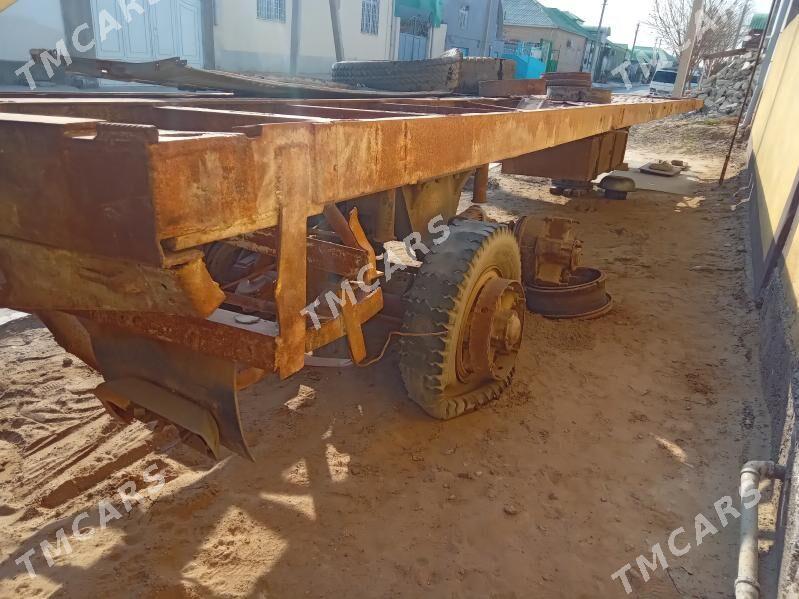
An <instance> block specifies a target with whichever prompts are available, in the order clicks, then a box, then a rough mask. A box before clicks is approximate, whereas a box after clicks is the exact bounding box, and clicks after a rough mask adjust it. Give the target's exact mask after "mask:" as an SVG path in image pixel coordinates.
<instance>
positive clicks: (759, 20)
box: [749, 12, 768, 31]
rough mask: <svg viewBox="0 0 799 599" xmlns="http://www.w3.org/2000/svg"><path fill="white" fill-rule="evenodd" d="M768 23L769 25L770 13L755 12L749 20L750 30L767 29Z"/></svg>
mask: <svg viewBox="0 0 799 599" xmlns="http://www.w3.org/2000/svg"><path fill="white" fill-rule="evenodd" d="M766 25H768V14H767V13H764V12H759V13H755V14H754V15H752V20H751V21H750V22H749V31H765V30H766Z"/></svg>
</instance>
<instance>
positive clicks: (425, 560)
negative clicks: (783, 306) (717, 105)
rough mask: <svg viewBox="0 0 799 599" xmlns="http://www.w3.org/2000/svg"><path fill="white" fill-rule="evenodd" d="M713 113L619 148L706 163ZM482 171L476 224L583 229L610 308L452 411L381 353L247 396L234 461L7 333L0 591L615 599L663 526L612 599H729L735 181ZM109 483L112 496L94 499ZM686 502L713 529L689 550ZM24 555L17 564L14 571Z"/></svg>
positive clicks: (38, 334)
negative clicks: (441, 418) (617, 184)
mask: <svg viewBox="0 0 799 599" xmlns="http://www.w3.org/2000/svg"><path fill="white" fill-rule="evenodd" d="M730 129H731V128H730V127H729V125H728V124H724V123H718V122H708V121H705V120H703V119H702V118H696V117H692V118H688V119H684V118H680V119H672V120H670V121H668V122H667V123H665V124H663V123H661V124H649V125H645V126H642V127H638V128H637V129H635V130H634V132H633V136H632V142H631V149H632V150H633V151H635V152H637V153H638V154H639V155H640V154H642V153H643V154H645V155H648V156H650V157H651V158H653V159H654V158H682V159H685V160H688V161H689V162H691V163H692V164H693V165H694V167H695V170H696V172H697V174H698V175H699V176H700V177H702V178H703V179H706V180H710V179H713V178H715V177H717V176H718V170H719V168H720V166H721V160H722V158H723V155H722V152H723V147H724V139H728V137H727V136H728V135H729V133H730ZM735 170H737V164H736V165H735ZM492 179H493V180H494V184H492V190H491V191H490V202H491V206H490V208H489V213H490V215H491V216H492V217H494V218H496V219H498V220H501V221H505V220H510V219H511V218H514V217H516V216H518V215H523V214H534V215H540V216H545V215H552V216H565V217H570V218H575V219H577V220H579V221H580V228H579V235H580V237H581V238H582V239H583V240H584V242H585V248H586V249H585V259H584V262H585V263H586V264H587V265H591V266H596V267H599V268H602V269H604V270H605V271H606V272H607V274H608V276H609V282H608V286H609V290H610V292H611V293H612V295H613V296H614V299H615V308H614V310H613V311H612V312H611V313H610V314H609V315H607V316H605V317H604V318H601V319H598V320H594V321H589V322H552V321H547V320H544V319H542V318H540V317H537V316H533V315H528V319H527V328H526V333H525V340H524V346H523V349H522V354H521V357H520V360H519V367H518V373H517V376H516V378H515V381H514V383H513V385H512V387H511V388H510V390H509V391H508V392H506V393H505V395H504V396H503V397H502V398H501V399H500V400H499V401H498V402H496V403H495V404H493V405H491V406H490V407H488V408H487V409H484V410H482V411H480V412H477V413H474V414H471V415H468V416H466V417H463V418H460V419H457V420H455V421H452V422H446V423H442V422H437V421H433V420H431V419H429V418H428V417H426V416H425V415H424V414H423V413H422V412H421V411H420V410H419V409H417V408H416V407H415V406H414V405H413V404H412V403H411V402H410V401H408V400H407V399H406V397H405V392H404V390H403V386H402V382H401V380H400V377H399V374H398V372H397V367H396V357H395V354H394V353H393V352H389V354H388V357H387V358H386V359H385V360H384V361H382V362H380V363H379V364H377V365H376V366H373V367H370V368H368V369H365V370H360V369H359V370H355V369H341V370H339V369H318V368H317V369H314V368H311V369H307V370H305V371H304V372H302V373H301V374H300V375H298V376H296V377H294V378H292V379H290V380H287V381H284V382H282V383H277V382H275V381H265V382H263V383H261V384H259V385H258V386H256V387H254V388H252V389H250V390H248V391H246V392H244V393H243V394H242V412H243V414H242V418H243V421H244V423H245V429H246V433H247V437H248V439H249V441H250V444H251V445H252V447H253V454H254V456H255V459H256V462H255V463H250V462H247V461H245V460H243V459H241V458H239V457H235V456H228V457H226V458H225V459H224V460H222V461H221V462H220V463H216V464H214V463H212V462H210V461H208V460H207V459H206V458H204V457H201V456H200V455H199V454H197V453H195V452H193V451H192V450H191V449H188V448H186V447H184V446H182V445H180V444H177V443H176V442H175V440H174V439H172V438H171V437H169V435H159V434H155V435H154V434H153V433H151V432H150V430H149V429H148V428H147V427H146V426H144V425H142V424H135V425H132V426H130V427H127V428H123V427H122V426H121V425H119V424H117V423H116V422H115V421H113V420H112V419H111V418H110V417H109V416H107V415H106V414H105V412H104V411H103V409H102V407H101V406H100V404H99V402H98V401H97V400H96V399H95V398H94V396H93V395H92V393H91V391H92V389H93V388H94V386H96V385H97V384H98V383H99V381H100V378H99V377H98V376H97V375H96V374H95V373H94V372H93V371H92V370H91V369H89V368H88V367H87V366H85V365H84V364H82V363H81V362H80V361H79V360H77V359H75V358H74V357H70V356H68V355H67V354H65V353H64V351H62V350H61V349H60V348H59V347H58V346H57V345H56V344H55V343H54V341H53V339H52V337H51V336H50V334H49V333H48V331H47V330H46V329H44V328H42V326H41V325H40V324H39V323H38V322H37V321H36V320H35V319H32V318H29V319H26V320H23V321H17V322H14V323H10V324H6V325H4V326H3V328H2V329H0V596H2V597H37V596H49V595H54V596H58V597H75V598H78V597H81V598H82V597H162V598H166V597H239V596H241V597H278V598H293V597H324V598H328V597H381V598H382V597H417V596H421V595H423V594H424V595H427V596H431V597H447V598H455V597H493V598H503V599H510V598H519V599H522V598H533V597H545V598H549V597H555V598H569V599H572V598H586V599H587V598H592V599H593V598H597V597H624V596H625V593H624V591H623V589H622V585H621V584H620V583H619V582H618V581H612V580H611V574H612V573H613V572H615V571H616V570H618V569H619V568H621V567H622V566H623V565H624V564H626V563H628V562H631V561H632V562H633V563H634V561H635V558H636V557H637V556H638V555H639V554H644V553H647V552H648V557H649V559H651V557H652V556H651V549H650V548H651V546H652V545H653V544H655V543H658V542H660V543H661V545H662V546H663V547H664V550H666V547H667V542H668V538H669V534H670V533H671V531H673V530H674V529H676V528H678V527H684V528H685V530H686V533H685V534H683V535H681V536H680V537H679V538H678V543H677V544H678V545H679V546H680V547H682V546H684V545H685V544H687V543H690V544H691V545H692V547H693V548H692V550H691V551H690V552H688V553H687V554H686V555H684V556H682V557H680V558H674V557H672V556H671V554H669V553H668V552H667V553H666V556H667V558H668V559H669V566H670V567H669V570H668V571H667V572H664V571H663V570H662V569H659V570H658V572H657V573H656V574H655V576H654V579H653V580H650V581H649V582H647V583H644V581H643V580H641V579H640V576H638V577H635V576H633V577H631V578H632V579H633V586H634V587H635V591H634V595H632V596H639V597H657V598H667V597H668V598H678V597H708V598H710V597H729V596H730V595H731V590H732V584H733V581H734V578H735V556H736V549H737V532H738V527H737V522H736V521H732V522H731V523H730V525H729V526H728V527H726V528H722V527H721V526H720V523H719V520H718V518H717V516H716V514H715V511H714V509H713V504H714V502H716V501H717V500H718V499H720V498H721V497H723V496H726V495H730V496H735V493H736V485H737V478H738V470H739V468H740V465H741V464H742V463H743V462H744V461H746V460H748V459H754V458H762V457H765V455H764V453H763V452H764V451H765V447H766V446H767V442H768V438H767V435H768V420H767V415H766V413H765V409H764V405H763V403H762V402H761V400H760V386H759V382H758V378H757V367H756V360H757V347H756V346H755V341H756V335H755V330H756V312H755V308H754V306H753V304H752V302H751V300H750V298H749V296H748V294H747V283H746V262H745V261H746V248H745V239H744V233H743V232H744V220H745V214H744V213H745V211H746V210H745V208H746V207H745V205H744V204H742V203H741V201H740V199H739V198H738V196H737V195H736V191H737V190H738V185H739V184H738V183H737V181H735V180H733V181H731V182H730V183H728V184H727V185H726V186H725V187H724V188H723V189H722V190H720V191H716V190H713V189H712V185H711V184H710V183H709V182H708V183H707V184H703V186H702V187H701V188H700V190H699V193H698V194H697V196H696V197H678V196H673V195H666V194H660V193H653V192H637V193H634V194H632V195H631V197H630V199H628V200H627V201H606V200H602V199H573V200H569V199H566V198H556V197H554V196H551V195H549V193H548V191H547V182H545V181H544V180H541V179H533V178H528V177H517V176H502V175H497V174H494V175H492ZM468 200H469V194H468V193H466V194H464V204H466V203H468ZM159 476H163V481H164V482H163V484H162V483H161V481H160V479H159ZM129 481H131V482H133V483H134V484H135V485H136V488H137V489H138V490H139V491H140V497H139V498H138V499H139V500H137V501H131V504H130V508H131V509H130V511H128V510H127V509H125V506H124V505H123V504H122V503H121V502H120V500H119V497H118V496H117V494H116V489H117V488H119V487H120V486H122V485H123V484H125V483H126V482H129ZM104 498H109V499H111V500H112V501H111V505H113V506H115V507H114V509H115V510H116V511H117V512H118V513H117V514H114V513H113V512H111V511H110V508H109V507H108V504H102V503H101V502H102V500H103V499H104ZM98 504H100V505H99V506H98ZM101 511H102V512H103V515H102V517H103V518H104V520H105V522H104V523H105V524H106V526H105V527H104V528H101V527H100V518H101V515H100V512H101ZM84 512H86V513H87V514H88V516H86V517H82V516H81V514H82V513H84ZM698 513H703V514H705V515H706V516H707V517H708V519H709V520H710V522H712V523H713V524H715V525H716V526H717V527H718V528H720V530H719V532H718V534H715V535H709V536H706V537H705V538H704V539H703V542H702V544H701V545H700V546H698V547H697V546H696V543H695V532H694V521H695V520H694V518H695V516H696V515H697V514H698ZM116 515H119V516H120V517H119V518H117V517H116ZM79 516H80V517H79ZM76 517H79V518H78V519H77V521H76ZM765 524H766V525H767V523H765ZM73 525H74V528H75V531H76V532H77V533H78V536H80V537H82V538H81V539H79V540H76V539H75V537H74V536H73V532H74V531H73ZM61 528H64V529H65V532H66V534H67V538H68V540H69V542H70V549H71V552H70V553H67V552H66V551H65V552H64V553H63V554H62V555H61V556H58V557H55V558H54V560H53V565H52V566H49V565H48V563H47V560H46V558H45V557H44V556H43V553H42V549H41V543H42V542H45V541H46V542H49V543H51V544H52V545H53V547H55V544H56V541H57V538H58V531H59V529H61ZM62 549H63V547H62ZM29 550H35V553H33V554H31V555H30V560H31V564H32V566H33V568H34V569H35V572H36V574H37V576H36V577H35V578H31V577H30V576H29V575H28V574H27V573H26V570H25V566H24V564H20V565H18V564H16V563H15V560H16V559H17V558H18V557H19V556H21V555H23V554H25V553H26V552H27V551H29ZM635 569H636V568H634V570H635Z"/></svg>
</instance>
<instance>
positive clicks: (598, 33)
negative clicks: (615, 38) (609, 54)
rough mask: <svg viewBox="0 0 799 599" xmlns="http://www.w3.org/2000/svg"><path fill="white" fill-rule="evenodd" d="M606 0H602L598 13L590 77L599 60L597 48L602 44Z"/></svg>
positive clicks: (593, 73) (594, 73)
mask: <svg viewBox="0 0 799 599" xmlns="http://www.w3.org/2000/svg"><path fill="white" fill-rule="evenodd" d="M607 5H608V0H602V13H601V14H600V15H599V27H597V28H596V43H595V45H594V60H592V61H591V79H593V78H594V76H595V75H596V63H597V61H598V60H599V48H600V46H601V44H602V21H604V20H605V8H606V7H607Z"/></svg>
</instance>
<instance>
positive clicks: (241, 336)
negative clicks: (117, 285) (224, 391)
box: [74, 310, 276, 372]
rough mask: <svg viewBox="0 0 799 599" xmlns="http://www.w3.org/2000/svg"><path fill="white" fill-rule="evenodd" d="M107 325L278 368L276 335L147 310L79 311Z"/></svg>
mask: <svg viewBox="0 0 799 599" xmlns="http://www.w3.org/2000/svg"><path fill="white" fill-rule="evenodd" d="M74 315H75V316H80V317H81V318H86V319H88V320H90V321H92V322H96V323H98V324H100V325H103V326H106V327H117V328H120V329H124V330H127V331H130V332H133V333H136V334H139V335H145V336H147V337H152V338H154V339H158V340H160V341H166V342H169V343H174V344H175V345H180V346H182V347H185V348H188V349H191V350H194V351H196V352H199V353H202V354H208V355H211V356H215V357H217V358H224V359H227V360H232V361H235V362H240V363H242V364H247V365H249V366H254V367H257V368H261V369H264V370H267V371H268V372H274V370H275V345H276V343H275V338H274V337H270V336H268V335H263V334H260V333H257V332H253V331H249V330H247V329H246V328H237V327H232V326H227V325H224V324H220V323H217V322H212V321H210V320H203V319H198V318H184V317H180V316H170V315H168V314H155V313H143V312H102V311H97V310H92V311H80V312H75V313H74Z"/></svg>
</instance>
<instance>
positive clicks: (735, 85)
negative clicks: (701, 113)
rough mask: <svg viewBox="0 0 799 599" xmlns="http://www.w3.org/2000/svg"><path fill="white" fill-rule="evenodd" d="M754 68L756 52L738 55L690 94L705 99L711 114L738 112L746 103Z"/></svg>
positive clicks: (706, 106)
mask: <svg viewBox="0 0 799 599" xmlns="http://www.w3.org/2000/svg"><path fill="white" fill-rule="evenodd" d="M753 68H755V52H747V53H746V54H742V55H741V56H736V57H735V58H734V59H733V61H732V62H731V63H730V64H728V65H727V66H726V67H724V68H723V69H721V70H720V71H719V72H718V73H716V74H715V75H713V76H711V77H708V78H707V79H705V80H704V81H703V82H702V85H701V86H700V87H699V89H696V90H694V91H692V92H691V93H690V94H689V95H690V96H691V97H694V98H699V99H700V100H704V101H705V108H706V110H707V111H708V112H709V113H710V114H714V115H729V114H737V113H738V112H739V111H740V110H741V106H742V105H743V103H744V95H745V94H746V88H747V86H748V84H749V78H750V77H751V76H752V69H753Z"/></svg>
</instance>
